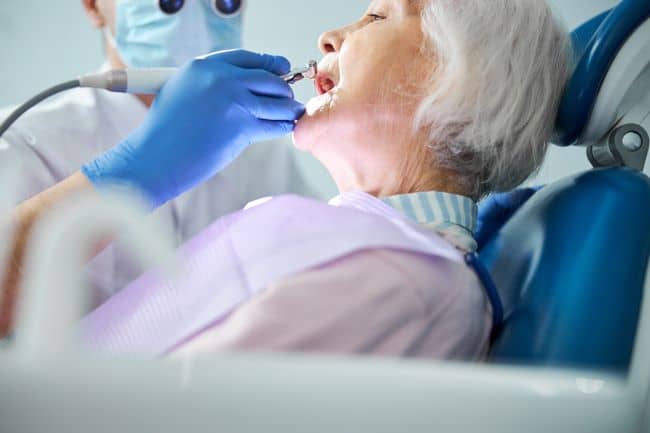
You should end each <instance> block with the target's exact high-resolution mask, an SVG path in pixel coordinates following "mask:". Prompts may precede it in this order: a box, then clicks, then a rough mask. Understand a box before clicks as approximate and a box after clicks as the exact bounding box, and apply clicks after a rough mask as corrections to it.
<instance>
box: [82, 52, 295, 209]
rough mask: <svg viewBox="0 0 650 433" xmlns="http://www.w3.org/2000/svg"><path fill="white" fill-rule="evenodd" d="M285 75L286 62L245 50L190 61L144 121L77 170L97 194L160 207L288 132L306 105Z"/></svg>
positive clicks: (287, 64) (175, 77)
mask: <svg viewBox="0 0 650 433" xmlns="http://www.w3.org/2000/svg"><path fill="white" fill-rule="evenodd" d="M289 70H290V64H289V61H288V60H287V59H285V58H284V57H276V56H270V55H262V54H255V53H251V52H248V51H243V50H233V51H225V52H219V53H215V54H212V55H209V56H207V57H204V58H201V59H197V60H194V61H192V62H190V63H188V64H186V65H185V66H184V67H183V68H181V70H180V71H179V72H178V73H177V74H176V75H174V76H173V77H172V78H171V79H170V80H169V81H168V82H167V83H166V84H165V86H164V87H163V89H162V90H161V91H160V93H159V95H158V97H157V98H156V101H155V102H154V104H153V106H152V107H151V110H150V113H149V115H148V117H147V119H146V120H145V121H144V123H143V124H142V125H141V126H140V127H139V128H138V129H137V130H136V131H135V132H134V133H132V134H131V135H130V136H129V137H127V138H126V139H125V140H124V141H123V142H122V143H120V144H119V145H118V146H117V147H115V148H114V149H111V150H109V151H108V152H106V153H104V154H103V155H100V156H99V157H98V158H97V159H95V160H94V161H92V162H90V163H89V164H87V165H85V166H83V167H82V172H83V173H84V174H85V175H86V177H88V179H89V180H90V181H91V182H92V183H93V184H94V185H95V186H96V187H98V188H100V189H101V188H104V187H111V186H116V185H122V186H124V185H126V186H128V187H130V188H135V189H137V190H138V191H139V192H141V193H144V195H145V197H146V198H147V199H148V200H149V201H150V203H151V205H152V206H153V207H154V208H155V207H157V206H160V205H162V204H163V203H165V202H167V201H169V200H171V199H173V198H175V197H176V196H178V195H180V194H182V193H183V192H185V191H187V190H189V189H191V188H193V187H194V186H196V185H198V184H200V183H202V182H203V181H205V180H207V179H209V178H210V177H212V176H213V175H215V174H216V173H217V172H219V171H220V170H222V169H223V168H225V167H226V166H227V165H228V164H230V163H231V162H232V161H233V160H234V159H235V158H236V157H237V156H238V155H239V154H240V153H241V152H242V151H243V150H244V149H246V147H247V146H249V145H250V144H251V143H254V142H257V141H263V140H270V139H273V138H277V137H280V136H283V135H286V134H288V133H290V132H291V131H293V129H294V121H295V120H297V119H299V118H300V117H301V116H302V115H303V113H304V106H303V105H302V104H300V103H299V102H297V101H295V100H294V95H293V91H292V89H291V88H290V87H289V85H288V84H287V83H285V82H284V80H282V79H281V78H280V77H279V75H281V74H285V73H287V72H289Z"/></svg>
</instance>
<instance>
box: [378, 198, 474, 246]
mask: <svg viewBox="0 0 650 433" xmlns="http://www.w3.org/2000/svg"><path fill="white" fill-rule="evenodd" d="M383 202H384V203H386V204H388V205H390V206H391V207H392V208H393V209H395V210H397V211H398V212H400V213H401V214H403V215H404V216H406V217H408V218H410V219H412V220H414V221H416V222H417V223H418V224H421V225H423V226H425V227H427V228H430V229H431V230H434V231H436V232H437V233H438V234H440V235H441V236H442V237H444V238H445V239H447V240H448V241H449V242H451V243H452V244H454V245H455V246H456V247H458V248H459V249H461V250H464V251H476V249H477V245H476V241H475V240H474V237H473V233H474V230H475V229H476V220H477V215H478V206H477V205H476V203H475V202H474V200H472V199H471V198H469V197H464V196H461V195H457V194H450V193H445V192H439V191H429V192H419V193H414V194H402V195H395V196H392V197H387V198H384V199H383Z"/></svg>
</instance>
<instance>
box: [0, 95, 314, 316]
mask: <svg viewBox="0 0 650 433" xmlns="http://www.w3.org/2000/svg"><path fill="white" fill-rule="evenodd" d="M10 111H11V110H3V111H0V119H4V118H6V117H7V116H8V115H9V113H10ZM146 113H147V110H146V107H145V106H144V105H143V104H142V103H141V102H140V101H139V100H138V99H137V98H136V97H134V96H132V95H125V94H116V93H109V92H104V91H99V90H91V89H76V90H73V91H70V92H68V93H66V94H63V95H61V96H59V97H58V98H57V99H54V100H53V101H51V102H46V103H43V104H41V105H39V106H38V107H36V108H34V109H32V110H31V111H29V112H28V113H27V114H26V115H24V116H23V117H22V118H21V119H20V120H19V121H18V122H17V123H16V124H15V125H14V126H13V127H12V128H11V129H10V130H9V131H7V133H6V134H5V135H4V136H3V138H2V139H0V158H2V159H3V160H5V159H9V160H10V161H17V162H18V163H19V164H20V174H21V175H20V179H19V184H18V185H17V188H16V191H17V197H16V202H21V201H23V200H25V199H27V198H30V197H32V196H34V195H35V194H37V193H39V192H41V191H43V190H44V189H46V188H48V187H50V186H52V185H54V184H56V183H58V182H60V181H61V180H63V179H65V178H66V177H68V176H70V175H71V174H73V173H74V172H75V171H77V170H79V168H80V167H81V165H82V164H84V163H86V162H87V161H89V160H91V159H92V158H93V157H94V156H95V155H97V154H99V153H101V152H103V151H105V150H107V149H109V148H111V147H113V146H115V145H117V144H118V143H119V142H120V141H121V140H122V139H123V138H125V137H126V136H127V135H128V134H129V133H130V132H131V131H133V129H135V128H136V127H137V126H138V125H139V124H140V123H141V122H142V121H143V119H144V118H145V116H146ZM294 152H296V151H295V150H294V149H293V146H292V144H291V143H290V140H283V141H278V142H272V143H261V144H258V145H255V146H252V147H251V148H250V149H248V150H247V151H246V152H245V153H244V155H243V156H242V157H241V158H240V159H238V160H237V161H236V162H235V163H234V164H233V165H231V166H230V167H229V168H227V169H226V170H225V171H224V172H222V173H220V174H218V175H217V176H215V177H214V178H213V179H211V180H210V181H208V182H206V183H205V184H203V185H202V186H200V187H198V188H196V189H194V190H192V191H190V192H188V193H186V194H185V195H183V196H181V197H179V198H177V199H176V200H173V201H172V202H170V203H168V204H166V205H165V206H163V207H162V208H160V209H158V210H157V211H156V212H155V214H154V216H153V217H154V218H157V219H159V220H160V221H161V222H162V224H163V225H164V227H166V228H167V229H168V230H169V231H170V232H171V233H173V234H174V236H175V239H176V241H177V242H178V244H180V243H182V242H183V241H185V240H187V239H188V238H190V237H191V236H193V235H195V234H196V233H198V232H199V231H201V230H202V229H203V228H205V227H206V226H207V225H208V224H209V223H210V222H212V221H213V220H215V219H217V218H218V217H220V216H222V215H224V214H227V213H230V212H233V211H236V210H239V209H241V208H242V207H243V206H244V205H245V204H246V203H248V202H249V201H251V200H254V199H257V198H260V197H265V196H269V195H277V194H282V193H288V192H293V193H298V194H301V195H306V196H312V197H314V196H315V193H313V191H311V190H310V189H309V188H308V187H307V186H306V184H305V182H304V180H303V179H302V176H301V172H300V171H299V169H298V166H297V164H296V159H295V154H294ZM88 271H89V273H88V277H89V278H90V280H91V285H92V286H93V288H94V289H95V295H96V299H95V301H96V302H97V303H100V302H102V301H103V300H105V299H106V298H108V297H109V296H111V295H112V294H114V293H115V292H116V291H117V290H120V289H121V288H123V287H124V286H126V285H127V284H128V283H129V282H130V281H132V280H133V279H135V278H136V277H137V276H138V275H140V274H141V273H142V269H139V267H138V266H136V265H135V264H134V263H132V262H131V257H129V254H128V253H127V252H126V251H124V250H122V249H121V248H120V246H119V245H116V246H111V247H109V248H107V249H106V250H105V251H104V252H102V253H101V254H100V255H99V256H97V257H96V258H95V259H94V260H93V261H92V262H91V263H90V264H89V267H88Z"/></svg>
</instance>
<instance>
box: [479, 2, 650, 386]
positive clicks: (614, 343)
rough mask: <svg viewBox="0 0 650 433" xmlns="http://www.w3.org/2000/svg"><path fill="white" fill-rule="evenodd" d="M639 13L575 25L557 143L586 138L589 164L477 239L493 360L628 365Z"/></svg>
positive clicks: (644, 205)
mask: <svg viewBox="0 0 650 433" xmlns="http://www.w3.org/2000/svg"><path fill="white" fill-rule="evenodd" d="M649 17H650V1H648V0H628V1H623V2H622V3H621V4H620V5H619V6H617V7H616V8H614V9H612V10H610V11H607V12H605V13H603V14H601V15H599V16H597V17H595V18H594V19H592V20H590V21H588V22H587V23H586V24H584V25H583V26H581V27H580V28H578V29H577V30H576V31H575V32H574V33H573V42H574V47H575V49H576V52H577V59H576V61H577V67H576V70H575V73H574V76H573V78H572V80H571V81H570V83H569V85H568V87H567V90H566V94H565V96H564V100H563V102H562V105H561V109H560V114H559V117H558V120H557V128H556V137H555V141H556V142H557V144H559V145H562V146H569V145H579V146H585V147H586V149H587V157H588V158H589V160H590V161H591V163H592V165H593V166H594V167H596V169H595V170H593V171H589V172H586V173H583V174H580V175H578V176H573V177H571V178H568V179H565V180H563V181H560V182H558V183H556V184H553V185H550V186H547V187H545V188H543V189H541V190H540V191H538V192H536V193H535V194H534V195H532V198H530V200H528V201H527V202H526V203H525V204H524V205H523V206H521V208H520V209H518V210H517V211H516V212H515V213H514V215H513V216H512V218H511V219H510V220H509V221H507V222H506V223H505V224H504V225H503V226H502V227H500V228H498V229H496V230H494V232H493V233H492V234H491V238H490V239H486V240H483V241H482V243H483V244H484V245H482V249H481V259H482V261H483V262H484V264H485V265H486V266H487V267H488V268H489V269H490V271H491V274H492V277H493V279H494V282H495V284H496V287H497V288H498V290H499V292H500V295H501V299H502V302H503V307H504V323H503V325H502V326H501V329H498V330H497V332H496V334H495V339H494V343H493V346H492V350H491V360H492V361H493V362H497V363H501V362H506V363H516V364H526V365H538V366H553V367H573V368H595V369H604V370H611V371H618V372H621V373H626V372H627V371H628V370H629V368H630V367H631V361H632V357H633V351H634V348H635V342H637V341H638V339H637V338H636V336H637V328H638V325H639V317H640V309H641V305H642V300H643V295H644V284H646V283H647V281H646V272H647V269H648V260H649V258H650V179H648V177H646V176H645V175H644V174H642V173H639V171H641V170H643V167H644V163H645V161H646V157H647V154H648V146H649V145H650V141H649V139H648V133H647V131H648V130H650V19H649ZM515 201H517V198H515ZM518 201H520V202H521V201H522V200H521V199H518ZM648 313H650V312H648Z"/></svg>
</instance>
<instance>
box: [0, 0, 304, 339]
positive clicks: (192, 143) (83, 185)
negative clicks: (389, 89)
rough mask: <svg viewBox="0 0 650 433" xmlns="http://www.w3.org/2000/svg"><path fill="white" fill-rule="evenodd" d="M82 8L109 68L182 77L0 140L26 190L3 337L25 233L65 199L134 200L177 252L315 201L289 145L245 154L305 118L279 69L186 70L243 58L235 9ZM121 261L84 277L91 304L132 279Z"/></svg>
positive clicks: (90, 99) (274, 64) (93, 99)
mask: <svg viewBox="0 0 650 433" xmlns="http://www.w3.org/2000/svg"><path fill="white" fill-rule="evenodd" d="M83 4H84V7H85V9H86V12H87V14H88V16H89V17H90V19H91V21H92V22H93V23H94V24H95V26H96V27H98V28H100V29H103V31H104V34H105V39H106V52H107V62H108V63H107V65H108V66H107V67H111V68H123V67H126V66H133V67H155V66H180V65H183V66H182V67H181V69H180V70H179V72H178V73H177V74H176V75H175V76H174V77H173V78H172V79H171V80H170V81H169V82H168V83H167V84H166V86H165V87H164V88H163V89H162V90H161V92H160V93H159V95H158V96H157V97H156V99H155V101H153V100H152V99H151V98H149V97H146V96H137V97H134V96H131V95H121V94H107V93H102V92H99V91H94V90H88V89H84V90H77V91H74V92H72V93H71V94H70V95H66V96H64V97H63V98H61V99H59V100H57V101H56V102H55V103H54V105H46V106H44V107H42V108H41V109H37V110H34V111H33V112H31V113H29V114H28V115H27V116H25V117H24V118H23V119H21V121H19V122H18V123H17V124H16V126H15V128H12V129H11V130H9V131H8V133H7V134H6V136H5V140H6V141H5V142H3V143H0V158H5V157H6V158H15V160H17V161H19V162H20V164H21V173H22V176H23V180H25V181H26V185H23V188H22V190H21V191H20V199H21V200H25V199H26V201H24V202H23V203H22V204H21V205H20V206H18V207H17V208H16V210H15V214H14V219H15V221H16V224H17V233H16V236H15V239H14V244H13V249H12V251H11V258H12V260H11V263H10V264H9V272H7V273H6V276H5V277H4V281H2V282H0V290H2V291H3V292H4V293H2V295H3V296H0V303H1V305H0V336H2V335H4V334H5V333H6V332H7V331H8V330H9V329H10V326H11V323H12V321H13V307H14V304H15V299H16V297H17V292H18V287H19V284H20V267H21V263H22V260H23V258H24V255H25V245H26V241H27V239H28V236H29V233H30V231H31V227H32V226H33V224H34V223H35V221H37V220H38V218H39V217H40V216H41V215H42V214H43V212H44V211H46V210H47V209H49V208H50V207H52V206H53V205H55V204H56V203H57V202H59V201H60V200H61V199H63V198H65V197H66V196H68V195H70V194H73V193H75V192H79V191H83V190H102V189H104V188H111V187H114V186H121V187H123V186H126V187H128V188H130V189H133V190H135V191H137V192H138V193H139V194H141V195H142V196H143V197H144V198H145V200H146V201H147V203H148V204H149V206H150V208H151V209H152V210H153V211H154V212H153V217H154V218H158V219H160V220H162V222H163V224H165V225H166V227H168V229H169V230H170V231H171V232H172V233H173V234H174V235H175V238H176V239H177V241H178V243H179V244H180V243H182V242H183V241H184V240H186V239H188V238H190V237H191V236H193V235H194V234H196V233H197V232H199V231H200V230H201V229H203V228H204V227H206V226H207V225H208V224H209V223H210V222H212V221H213V220H214V219H216V218H218V217H219V216H221V215H223V214H226V213H229V212H231V211H234V210H236V209H239V208H241V207H242V206H243V205H244V204H246V203H247V202H249V201H251V200H253V199H255V198H259V197H263V196H267V195H272V194H282V193H287V192H296V193H300V194H303V195H304V194H307V195H309V193H310V192H309V191H306V190H305V189H304V182H302V181H301V179H300V175H299V174H298V173H299V171H298V169H297V167H296V164H295V161H294V157H293V154H292V152H293V150H292V148H291V146H290V143H284V142H283V143H275V144H272V145H271V144H264V145H260V146H257V147H253V148H250V149H248V150H247V148H248V147H249V145H251V144H252V143H255V142H258V141H265V140H272V139H275V138H279V137H282V136H284V135H287V134H289V133H291V131H292V130H293V127H294V121H295V120H297V119H298V118H300V117H301V116H302V114H303V112H304V107H303V105H302V104H300V103H298V102H297V101H295V100H294V95H293V92H292V90H291V88H290V87H289V86H288V85H287V84H286V83H285V82H284V81H283V80H282V79H281V78H280V77H279V76H280V75H282V74H285V73H287V72H288V71H289V69H290V64H289V62H288V60H287V59H285V58H283V57H278V56H271V55H263V54H256V53H251V52H247V51H243V50H231V51H222V52H219V53H216V54H211V55H206V56H204V57H201V58H198V59H195V60H192V59H194V58H195V57H196V56H198V55H201V54H203V53H207V52H214V51H219V50H224V49H229V48H234V47H237V46H239V45H240V34H241V10H242V8H243V1H219V0H185V1H184V0H156V1H153V0H150V1H142V0H83ZM0 117H1V115H0ZM240 155H242V157H241V158H239V159H238V161H237V162H235V163H234V164H231V163H233V161H234V160H235V159H236V158H237V157H239V156H240ZM229 165H230V167H229V168H228V169H225V168H226V167H227V166H229ZM126 257H127V255H126V254H124V253H122V252H120V251H119V250H117V249H116V247H114V246H111V247H110V248H107V249H106V250H104V251H103V252H101V253H100V254H99V255H98V256H97V257H96V258H95V259H94V260H93V261H92V262H91V263H90V264H89V271H90V272H89V274H90V279H91V283H92V285H93V286H94V288H95V299H96V302H97V303H101V302H102V301H103V300H105V299H106V298H108V297H110V296H111V295H112V294H114V292H115V291H116V290H119V289H120V288H121V287H123V286H125V285H126V283H128V282H129V281H131V280H132V279H134V278H135V277H137V275H138V274H139V273H140V270H138V269H137V267H135V266H133V265H132V264H131V263H130V261H129V260H128V259H127V258H126Z"/></svg>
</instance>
